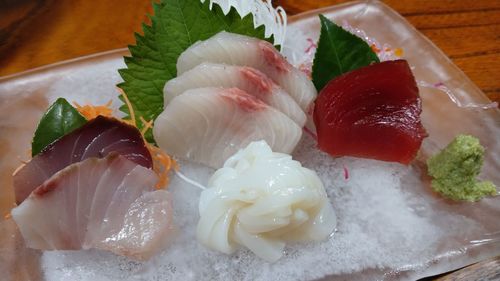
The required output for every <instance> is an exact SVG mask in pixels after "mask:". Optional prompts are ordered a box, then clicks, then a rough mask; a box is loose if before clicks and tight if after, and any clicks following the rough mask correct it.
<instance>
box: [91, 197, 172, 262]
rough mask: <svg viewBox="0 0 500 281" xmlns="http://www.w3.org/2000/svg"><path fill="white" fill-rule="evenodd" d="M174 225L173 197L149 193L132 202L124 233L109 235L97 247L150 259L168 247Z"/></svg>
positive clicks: (121, 231) (95, 245)
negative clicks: (171, 200)
mask: <svg viewBox="0 0 500 281" xmlns="http://www.w3.org/2000/svg"><path fill="white" fill-rule="evenodd" d="M172 226H173V223H172V209H171V202H170V194H169V193H168V192H167V191H165V190H157V191H152V192H147V193H145V194H143V195H142V196H141V197H139V198H137V200H135V201H134V202H133V203H132V205H131V206H130V208H129V209H128V211H127V214H126V215H125V220H124V223H123V227H122V228H121V229H120V231H119V232H109V233H107V232H105V233H104V237H106V239H104V240H101V241H95V243H94V247H95V248H98V249H104V250H109V251H112V252H114V253H117V254H120V255H124V256H130V257H134V258H135V259H138V260H147V259H149V258H150V257H151V256H152V255H154V254H155V253H156V252H158V250H159V249H163V248H164V247H165V246H166V245H167V244H168V242H169V239H168V236H169V235H168V234H169V233H170V232H171V231H172V230H173V227H172Z"/></svg>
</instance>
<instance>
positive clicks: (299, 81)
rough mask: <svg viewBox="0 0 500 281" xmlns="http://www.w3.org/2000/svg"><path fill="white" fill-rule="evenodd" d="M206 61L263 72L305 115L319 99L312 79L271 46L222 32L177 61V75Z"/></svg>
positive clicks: (190, 48)
mask: <svg viewBox="0 0 500 281" xmlns="http://www.w3.org/2000/svg"><path fill="white" fill-rule="evenodd" d="M203 62H213V63H223V64H232V65H241V66H250V67H253V68H255V69H258V70H260V71H261V72H263V73H264V74H266V75H267V76H268V77H269V78H271V79H272V80H274V82H276V83H277V84H278V85H280V86H281V87H282V88H283V89H284V90H285V91H286V92H287V93H289V94H290V95H291V96H292V98H293V99H294V100H295V101H296V102H297V104H298V105H299V106H300V107H301V108H302V110H303V111H304V112H308V111H309V106H310V105H311V104H312V102H313V101H314V99H315V98H316V94H317V92H316V89H315V88H314V85H313V83H312V82H311V81H310V80H309V78H308V77H307V76H306V75H305V74H304V73H303V72H301V71H300V70H298V69H296V68H294V67H293V66H292V65H291V64H290V63H288V61H287V60H286V59H285V58H284V57H283V56H282V55H281V54H280V53H279V52H278V51H277V50H276V49H275V48H274V46H273V45H271V43H269V42H267V41H263V40H259V39H257V38H253V37H248V36H244V35H239V34H233V33H228V32H225V31H222V32H219V33H218V34H216V35H214V36H213V37H211V38H209V39H207V40H205V41H201V42H197V43H195V44H193V45H192V46H191V47H189V48H188V49H187V50H186V51H184V52H183V53H182V54H181V55H180V57H179V59H178V60H177V75H181V74H182V73H184V72H186V71H188V70H190V69H192V68H194V67H195V66H197V65H199V64H201V63H203Z"/></svg>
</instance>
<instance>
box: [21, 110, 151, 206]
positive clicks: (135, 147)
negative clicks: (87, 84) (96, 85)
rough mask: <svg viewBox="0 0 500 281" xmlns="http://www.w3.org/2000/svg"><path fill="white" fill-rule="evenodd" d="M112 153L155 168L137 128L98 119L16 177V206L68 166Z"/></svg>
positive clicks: (55, 144)
mask: <svg viewBox="0 0 500 281" xmlns="http://www.w3.org/2000/svg"><path fill="white" fill-rule="evenodd" d="M110 152H117V153H119V154H121V155H123V156H125V157H126V158H127V159H129V160H131V161H133V162H135V163H137V164H139V165H141V166H144V167H146V168H151V167H152V159H151V154H150V153H149V151H148V149H147V148H146V146H145V143H144V140H143V138H142V136H141V134H140V132H139V131H138V130H137V129H136V128H135V127H134V126H131V125H128V124H125V123H123V122H121V121H118V120H116V119H114V118H109V117H103V116H98V117H97V118H95V119H93V120H91V121H89V122H88V123H86V124H85V125H83V126H82V127H80V128H78V129H76V130H75V131H73V132H71V133H70V134H68V135H66V136H64V137H62V138H60V139H58V140H57V141H55V142H53V143H51V144H50V145H48V146H47V147H46V148H45V149H44V150H43V151H42V152H40V153H39V154H37V155H36V156H35V157H33V159H32V160H31V161H30V162H28V163H27V164H26V165H25V166H23V167H22V168H21V169H20V170H19V171H18V172H17V173H16V174H15V175H14V192H15V195H16V203H17V204H19V203H21V202H22V201H23V200H24V199H25V198H26V197H28V195H29V194H30V193H31V192H32V191H33V190H34V189H35V188H37V187H38V186H39V185H41V184H42V183H43V182H44V181H45V180H47V179H48V178H50V177H51V176H52V175H53V174H55V173H56V172H58V171H59V170H61V169H63V168H65V167H66V166H68V165H70V164H72V163H76V162H80V161H82V160H84V159H86V158H89V157H105V156H106V155H108V154H109V153H110Z"/></svg>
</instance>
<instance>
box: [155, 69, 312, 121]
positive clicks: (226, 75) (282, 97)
mask: <svg viewBox="0 0 500 281" xmlns="http://www.w3.org/2000/svg"><path fill="white" fill-rule="evenodd" d="M205 87H221V88H238V89H241V90H243V91H245V92H247V93H248V94H250V95H253V96H255V97H256V98H258V99H260V100H262V101H263V102H265V103H266V104H268V105H270V106H272V107H274V108H276V109H278V110H279V111H281V112H283V113H285V114H286V115H287V116H288V117H290V118H291V119H292V120H293V121H295V123H297V125H299V126H300V127H303V126H304V124H305V123H306V119H307V117H306V114H305V113H304V111H303V110H302V109H301V108H300V107H299V105H298V104H297V103H296V102H295V100H294V99H293V98H292V97H291V96H290V95H289V94H288V93H287V92H285V91H284V90H283V89H282V88H281V87H279V86H278V85H277V84H276V83H274V81H273V80H271V79H270V78H269V77H267V75H265V74H264V73H262V72H260V71H258V70H257V69H255V68H252V67H248V66H236V65H227V64H215V63H202V64H200V65H197V66H196V67H194V68H193V69H190V70H188V71H186V72H184V73H183V74H182V75H180V76H178V77H177V78H174V79H172V80H170V81H168V82H167V83H166V84H165V87H164V88H163V94H164V99H163V100H164V104H165V106H166V105H167V104H168V103H169V102H170V101H171V100H172V99H173V98H175V97H176V96H178V95H180V94H182V93H184V92H185V91H187V90H189V89H195V88H205Z"/></svg>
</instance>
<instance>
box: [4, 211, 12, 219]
mask: <svg viewBox="0 0 500 281" xmlns="http://www.w3.org/2000/svg"><path fill="white" fill-rule="evenodd" d="M11 217H12V214H11V213H8V214H6V215H5V216H3V218H4V219H6V220H8V219H10V218H11Z"/></svg>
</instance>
